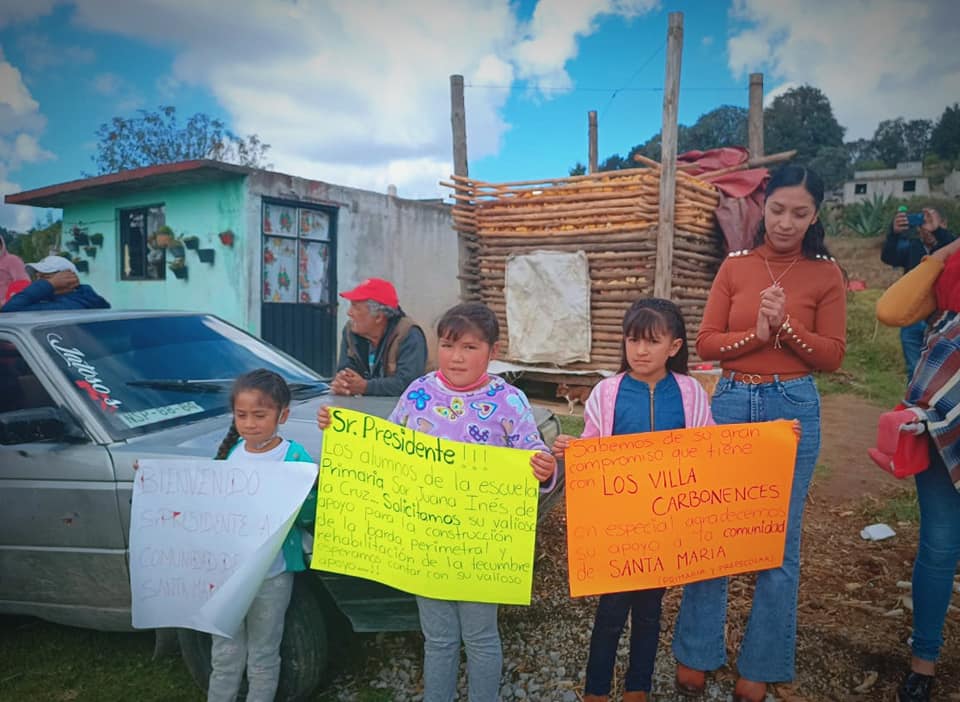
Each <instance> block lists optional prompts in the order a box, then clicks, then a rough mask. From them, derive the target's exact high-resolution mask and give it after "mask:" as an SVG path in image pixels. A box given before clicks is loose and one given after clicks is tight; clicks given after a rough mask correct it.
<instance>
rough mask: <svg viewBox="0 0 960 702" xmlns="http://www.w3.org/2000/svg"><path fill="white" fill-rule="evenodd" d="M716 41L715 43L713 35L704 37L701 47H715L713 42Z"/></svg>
mask: <svg viewBox="0 0 960 702" xmlns="http://www.w3.org/2000/svg"><path fill="white" fill-rule="evenodd" d="M714 41H715V39H714V37H713V35H712V34H705V35H704V36H703V39H701V40H700V45H701V46H713V42H714Z"/></svg>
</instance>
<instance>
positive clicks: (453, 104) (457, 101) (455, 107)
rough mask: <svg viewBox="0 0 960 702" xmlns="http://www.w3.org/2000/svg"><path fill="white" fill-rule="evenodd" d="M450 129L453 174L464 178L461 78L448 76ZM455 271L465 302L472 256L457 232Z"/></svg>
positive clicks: (465, 171)
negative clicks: (466, 278) (466, 275)
mask: <svg viewBox="0 0 960 702" xmlns="http://www.w3.org/2000/svg"><path fill="white" fill-rule="evenodd" d="M450 128H451V130H452V132H453V174H454V175H458V176H463V177H464V178H466V177H467V176H468V175H469V172H468V168H467V110H466V108H465V107H464V103H463V76H460V75H452V76H450ZM457 259H458V260H457V270H458V272H459V276H460V301H461V302H466V300H467V297H468V295H467V281H466V280H465V279H464V276H465V274H466V273H469V272H470V271H472V270H473V269H474V268H475V266H474V265H473V256H472V255H471V250H470V249H469V248H468V247H467V242H466V239H465V236H464V234H463V233H461V232H457Z"/></svg>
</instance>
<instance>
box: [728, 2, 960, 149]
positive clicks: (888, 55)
mask: <svg viewBox="0 0 960 702" xmlns="http://www.w3.org/2000/svg"><path fill="white" fill-rule="evenodd" d="M731 15H732V19H733V20H734V21H736V22H737V23H739V24H741V25H742V26H741V27H740V28H739V29H737V30H736V31H735V32H734V33H733V34H732V35H731V36H730V37H729V38H728V41H727V48H728V51H729V56H730V60H729V65H730V70H731V71H732V72H733V73H734V75H736V76H738V77H743V76H745V74H747V73H750V72H753V71H763V72H765V73H766V78H765V82H766V84H767V85H773V84H781V83H782V84H787V83H789V84H792V85H799V84H805V83H806V84H810V85H812V86H814V87H817V88H819V89H821V90H822V91H823V92H824V93H825V94H826V95H827V97H828V98H829V99H830V102H831V104H832V105H833V110H834V114H835V115H836V117H837V120H838V121H839V122H840V124H841V125H843V126H845V127H847V134H846V138H847V139H856V138H860V137H869V136H872V135H873V131H874V129H876V126H877V123H878V122H879V121H881V120H884V119H891V118H895V117H901V116H902V117H905V118H907V119H917V118H928V119H936V118H938V117H939V116H940V114H941V113H942V112H943V109H944V107H946V106H947V105H948V104H952V103H953V102H955V101H956V97H957V95H960V54H958V53H957V52H956V51H955V50H953V47H956V46H957V45H958V44H960V23H958V22H957V21H956V3H955V0H922V1H921V0H917V1H915V2H909V3H905V2H902V1H901V0H854V1H851V2H836V1H835V0H808V1H807V2H804V3H797V2H794V1H793V0H734V3H733V8H732V10H731Z"/></svg>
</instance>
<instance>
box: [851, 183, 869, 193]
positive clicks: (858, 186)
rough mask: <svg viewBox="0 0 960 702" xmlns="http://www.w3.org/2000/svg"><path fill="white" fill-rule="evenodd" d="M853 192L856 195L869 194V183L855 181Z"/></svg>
mask: <svg viewBox="0 0 960 702" xmlns="http://www.w3.org/2000/svg"><path fill="white" fill-rule="evenodd" d="M853 194H854V195H866V194H867V184H866V183H854V184H853Z"/></svg>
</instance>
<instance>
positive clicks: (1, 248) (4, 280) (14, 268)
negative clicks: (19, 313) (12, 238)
mask: <svg viewBox="0 0 960 702" xmlns="http://www.w3.org/2000/svg"><path fill="white" fill-rule="evenodd" d="M17 280H25V281H27V282H28V283H29V282H30V276H29V275H27V267H26V266H25V265H23V261H22V260H21V259H20V257H19V256H15V255H14V254H12V253H10V252H9V251H7V242H5V241H4V240H3V236H2V235H0V300H4V301H6V300H7V288H8V287H9V286H10V284H11V283H13V282H15V281H17Z"/></svg>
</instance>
